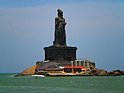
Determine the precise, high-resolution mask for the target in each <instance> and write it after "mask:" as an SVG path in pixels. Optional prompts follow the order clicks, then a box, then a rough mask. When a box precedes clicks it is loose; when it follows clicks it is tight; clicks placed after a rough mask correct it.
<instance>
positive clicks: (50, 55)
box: [44, 46, 77, 61]
mask: <svg viewBox="0 0 124 93" xmlns="http://www.w3.org/2000/svg"><path fill="white" fill-rule="evenodd" d="M44 50H45V60H50V61H57V60H67V61H74V60H76V50H77V47H70V46H59V47H57V46H49V47H44Z"/></svg>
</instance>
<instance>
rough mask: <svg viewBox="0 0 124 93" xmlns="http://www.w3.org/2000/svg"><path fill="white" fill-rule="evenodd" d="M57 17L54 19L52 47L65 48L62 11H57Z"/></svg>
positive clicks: (64, 23)
mask: <svg viewBox="0 0 124 93" xmlns="http://www.w3.org/2000/svg"><path fill="white" fill-rule="evenodd" d="M57 11H58V17H56V18H55V40H54V42H53V44H54V46H66V33H65V25H66V22H65V19H64V18H63V11H62V10H60V9H58V10H57Z"/></svg>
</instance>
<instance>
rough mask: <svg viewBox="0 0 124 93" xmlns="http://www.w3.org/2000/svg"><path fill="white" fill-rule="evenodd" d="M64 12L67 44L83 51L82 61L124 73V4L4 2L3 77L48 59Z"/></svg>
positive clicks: (0, 6) (0, 31)
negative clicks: (59, 16) (46, 50)
mask: <svg viewBox="0 0 124 93" xmlns="http://www.w3.org/2000/svg"><path fill="white" fill-rule="evenodd" d="M58 8H59V9H61V10H63V11H64V18H65V21H66V23H67V25H66V34H67V36H66V37H67V45H68V46H74V47H75V46H76V47H77V48H78V50H77V59H84V58H90V60H91V61H93V62H95V63H96V67H97V68H100V69H105V70H108V71H111V70H115V69H120V70H124V41H123V40H124V1H123V0H52V1H51V0H0V73H19V72H22V71H23V70H25V69H26V68H28V67H30V66H33V65H35V63H36V62H37V61H40V60H41V61H42V60H44V50H43V48H44V47H48V46H51V45H52V44H53V40H54V30H55V28H54V21H55V17H56V16H57V9H58Z"/></svg>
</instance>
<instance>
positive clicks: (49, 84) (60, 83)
mask: <svg viewBox="0 0 124 93" xmlns="http://www.w3.org/2000/svg"><path fill="white" fill-rule="evenodd" d="M0 93H124V76H117V77H112V76H109V77H105V76H102V77H97V76H89V77H82V76H79V77H45V78H38V79H36V78H35V77H31V76H27V77H14V74H0Z"/></svg>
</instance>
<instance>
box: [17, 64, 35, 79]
mask: <svg viewBox="0 0 124 93" xmlns="http://www.w3.org/2000/svg"><path fill="white" fill-rule="evenodd" d="M36 67H37V65H34V66H31V67H29V68H27V69H26V70H24V71H23V72H21V73H20V74H17V75H16V76H15V77H17V76H28V75H34V74H35V69H36Z"/></svg>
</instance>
